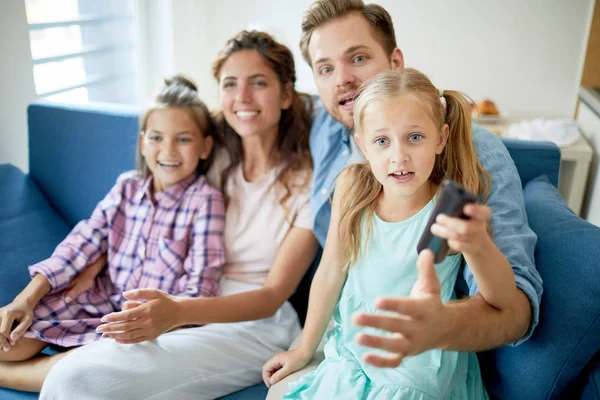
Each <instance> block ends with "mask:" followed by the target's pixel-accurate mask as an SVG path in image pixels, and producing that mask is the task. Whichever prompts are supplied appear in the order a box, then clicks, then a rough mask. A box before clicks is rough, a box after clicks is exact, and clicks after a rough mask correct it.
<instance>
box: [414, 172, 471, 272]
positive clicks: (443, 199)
mask: <svg viewBox="0 0 600 400" xmlns="http://www.w3.org/2000/svg"><path fill="white" fill-rule="evenodd" d="M440 190H441V192H440V194H439V196H438V203H437V205H436V206H435V209H434V210H433V213H432V214H431V217H430V218H429V221H427V226H426V227H425V231H424V232H423V234H422V235H421V239H419V244H418V245H417V253H421V251H422V250H424V249H430V250H431V251H432V252H433V254H434V256H435V261H434V262H435V264H439V263H441V262H442V261H444V258H446V255H447V254H448V250H449V248H448V242H447V241H446V240H445V239H442V238H440V237H438V236H435V235H434V234H432V233H431V225H433V223H434V222H435V219H436V218H437V216H438V215H439V214H446V215H447V216H449V217H458V218H462V219H469V218H468V217H467V216H466V215H465V214H464V213H463V208H464V207H465V204H468V203H477V201H478V200H479V196H477V195H475V194H473V193H471V192H469V191H468V190H466V189H465V188H463V187H462V186H460V185H459V184H458V183H456V182H454V181H452V180H450V179H446V180H444V181H443V182H442V185H441V187H440Z"/></svg>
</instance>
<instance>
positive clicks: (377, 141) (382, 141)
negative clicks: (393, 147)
mask: <svg viewBox="0 0 600 400" xmlns="http://www.w3.org/2000/svg"><path fill="white" fill-rule="evenodd" d="M389 142H390V141H389V140H388V139H386V138H377V139H375V142H373V143H375V144H376V145H377V146H385V145H386V144H388V143H389Z"/></svg>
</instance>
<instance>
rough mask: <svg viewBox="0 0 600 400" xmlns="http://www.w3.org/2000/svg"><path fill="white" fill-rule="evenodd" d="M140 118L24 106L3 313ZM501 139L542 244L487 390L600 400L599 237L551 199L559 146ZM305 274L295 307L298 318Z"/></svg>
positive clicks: (0, 213) (5, 170)
mask: <svg viewBox="0 0 600 400" xmlns="http://www.w3.org/2000/svg"><path fill="white" fill-rule="evenodd" d="M137 113H138V110H137V109H135V108H129V107H125V106H116V105H108V104H93V105H88V106H72V105H58V104H50V103H42V102H40V103H35V104H32V105H31V106H30V107H29V109H28V123H29V159H30V162H29V165H30V168H29V174H24V173H23V172H22V171H20V170H18V169H17V168H16V167H14V166H12V165H8V164H4V165H0V306H3V305H5V304H7V303H8V302H10V301H11V300H12V299H13V298H14V296H15V295H16V294H17V293H18V292H19V291H20V290H21V289H22V288H23V287H24V286H25V285H26V284H27V282H28V280H29V277H28V273H27V266H28V265H30V264H32V263H35V262H37V261H39V260H41V259H43V258H45V257H47V256H48V255H49V254H50V253H51V252H52V250H53V249H54V247H55V246H56V245H57V244H58V243H59V242H60V241H61V240H62V239H63V238H64V236H65V235H66V234H67V233H68V232H69V230H70V229H71V227H72V226H74V225H75V224H76V222H77V221H79V220H80V219H83V218H88V217H89V215H90V213H91V211H92V209H93V207H94V206H95V204H96V203H97V202H98V201H99V200H100V199H101V198H102V197H103V196H104V195H105V194H106V193H107V191H108V190H109V189H110V187H111V186H112V185H113V184H114V182H115V178H116V177H117V176H118V174H119V173H121V172H123V171H125V170H128V169H132V168H133V166H134V151H135V142H136V138H137V130H138V127H137ZM503 142H504V144H505V145H506V147H507V148H508V150H509V151H510V153H511V155H512V157H513V159H514V160H515V163H516V165H517V169H518V171H519V174H520V177H521V180H522V184H523V187H524V195H525V204H526V210H527V216H528V219H529V223H530V225H531V227H532V229H533V230H534V231H535V232H536V233H537V235H538V245H537V247H536V254H535V257H536V260H537V267H538V270H539V271H540V274H541V275H542V278H543V279H544V295H543V299H542V304H541V319H540V324H539V326H538V328H537V330H536V331H535V333H534V335H533V336H532V338H531V339H530V340H529V341H527V342H526V343H525V344H523V345H521V346H518V347H510V346H505V347H502V348H500V349H496V350H493V351H489V352H485V353H481V354H480V361H481V366H482V373H483V376H484V379H485V382H486V386H487V388H488V391H489V393H490V396H491V397H492V398H501V399H556V398H563V397H569V398H580V399H586V400H591V399H600V390H599V387H600V353H599V352H598V349H600V318H599V317H600V228H598V227H595V226H593V225H591V224H588V223H587V222H585V221H583V220H581V219H580V218H578V217H577V216H576V215H575V214H573V213H572V212H571V211H570V210H569V208H568V206H567V205H566V204H565V203H564V201H563V200H562V199H561V197H560V195H559V194H558V192H557V190H556V185H557V183H558V172H559V165H560V151H559V149H558V148H557V147H556V146H554V145H553V144H550V143H533V142H524V141H515V140H503ZM542 175H543V176H545V177H542ZM312 272H314V271H311V273H312ZM311 276H312V275H311V274H310V273H309V274H308V276H307V277H305V280H304V281H303V283H302V284H301V287H300V288H299V290H298V293H297V295H296V297H295V298H294V299H293V304H294V306H295V307H296V308H297V310H298V311H299V314H300V315H301V316H302V317H303V316H304V313H305V310H306V308H305V307H306V299H307V293H308V286H309V283H310V277H311ZM46 351H47V350H46ZM266 393H267V389H266V387H265V386H264V385H263V384H259V385H256V386H253V387H251V388H247V389H245V390H242V391H240V392H237V393H233V394H231V395H228V396H225V397H224V398H223V399H229V400H232V399H236V400H237V399H262V398H264V397H265V396H266ZM27 398H36V395H35V394H32V393H22V392H15V391H10V390H5V389H0V399H14V400H17V399H27Z"/></svg>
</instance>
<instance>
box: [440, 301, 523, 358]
mask: <svg viewBox="0 0 600 400" xmlns="http://www.w3.org/2000/svg"><path fill="white" fill-rule="evenodd" d="M446 308H447V310H446V311H447V313H448V314H447V317H446V318H444V321H446V323H445V328H446V333H445V334H444V335H443V336H442V341H441V343H440V345H439V346H438V347H439V348H441V349H443V350H455V351H472V352H478V351H484V350H489V349H492V348H495V347H500V346H502V345H504V344H506V343H512V342H516V341H518V340H519V339H520V338H522V337H523V336H524V335H525V333H527V331H528V329H529V325H530V321H531V305H530V303H529V298H528V297H527V296H526V295H525V293H523V291H521V290H517V296H516V298H515V301H514V303H513V304H512V306H511V307H509V308H506V309H504V310H498V309H497V308H494V307H492V306H491V305H489V304H488V303H487V302H486V301H485V300H484V299H483V297H482V296H481V294H479V293H478V294H476V295H474V296H471V297H468V298H466V299H462V300H456V301H452V302H449V303H448V304H447V305H446Z"/></svg>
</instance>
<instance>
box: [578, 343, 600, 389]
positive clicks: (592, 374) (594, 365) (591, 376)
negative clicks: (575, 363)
mask: <svg viewBox="0 0 600 400" xmlns="http://www.w3.org/2000/svg"><path fill="white" fill-rule="evenodd" d="M585 379H586V380H587V382H586V385H585V387H584V389H583V393H582V395H581V400H599V399H600V352H598V353H596V355H595V356H594V358H593V359H592V361H591V362H590V364H589V365H588V368H587V377H586V378H585Z"/></svg>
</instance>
